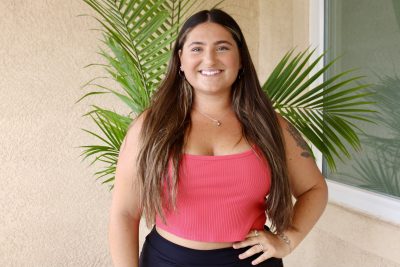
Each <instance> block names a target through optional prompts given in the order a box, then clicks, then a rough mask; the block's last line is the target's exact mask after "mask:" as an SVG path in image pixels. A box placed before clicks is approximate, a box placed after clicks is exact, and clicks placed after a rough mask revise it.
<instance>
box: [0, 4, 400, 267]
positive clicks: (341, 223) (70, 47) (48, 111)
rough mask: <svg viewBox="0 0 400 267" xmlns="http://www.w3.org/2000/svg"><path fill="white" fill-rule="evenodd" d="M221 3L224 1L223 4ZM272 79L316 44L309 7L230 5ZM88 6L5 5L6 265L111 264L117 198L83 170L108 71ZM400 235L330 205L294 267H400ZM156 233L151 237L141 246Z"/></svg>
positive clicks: (2, 254)
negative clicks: (87, 89) (96, 90)
mask: <svg viewBox="0 0 400 267" xmlns="http://www.w3.org/2000/svg"><path fill="white" fill-rule="evenodd" d="M214 2H218V1H214ZM224 9H225V10H227V11H228V12H229V13H231V14H232V15H233V16H234V17H235V18H236V19H237V20H238V22H239V24H240V25H241V26H242V28H243V31H244V33H245V36H246V38H247V41H248V44H249V47H250V50H251V53H252V56H253V59H254V62H255V65H256V67H257V69H258V72H259V74H260V80H262V81H264V79H265V77H266V76H267V74H268V73H269V72H270V71H271V69H272V68H273V66H274V65H275V64H276V63H277V61H278V60H279V59H280V58H281V57H282V55H283V54H284V53H285V52H286V51H287V50H289V49H291V48H292V47H294V46H297V47H299V48H301V49H302V48H305V47H306V46H307V44H308V3H307V1H306V0H290V1H289V0H246V1H240V0H226V4H224ZM82 13H91V10H90V8H88V7H87V6H86V5H85V4H83V3H82V1H47V0H36V1H32V0H31V1H22V0H10V1H0V18H1V19H0V32H1V34H0V60H1V64H0V73H1V75H0V99H1V104H0V132H1V135H0V136H1V137H0V162H1V164H0V179H1V182H2V184H1V186H0V208H1V211H0V266H110V265H111V260H110V256H109V253H108V245H107V224H108V209H109V205H110V200H111V194H110V192H109V191H108V188H107V187H106V186H103V185H100V183H99V182H96V181H95V180H94V178H93V176H92V174H93V172H94V171H95V169H94V168H88V167H87V164H88V162H83V163H81V162H80V158H79V154H80V152H81V150H80V149H77V148H76V147H78V146H79V145H84V144H89V143H91V142H92V141H93V139H92V138H91V137H90V136H88V135H87V134H85V133H84V132H82V131H81V130H80V128H88V129H94V127H93V125H92V123H91V121H90V120H88V119H84V118H81V115H82V114H84V113H85V112H86V111H88V110H89V107H88V105H89V104H92V103H97V104H101V105H102V106H107V107H113V108H115V109H116V110H121V111H125V107H123V106H122V105H121V104H120V102H119V101H118V100H116V99H114V98H112V97H100V98H93V99H92V100H90V101H89V100H86V101H83V102H82V103H79V104H74V102H75V101H76V100H77V99H78V98H79V97H81V96H82V95H83V93H84V91H83V90H80V89H79V88H80V87H81V86H82V85H83V84H84V83H85V82H87V81H89V80H90V79H91V78H93V77H96V76H99V75H102V74H103V72H102V71H101V69H96V68H89V69H84V68H83V66H85V65H87V64H89V63H95V62H101V60H102V59H101V58H100V57H99V56H98V55H97V54H96V52H97V49H98V46H99V45H100V42H99V33H98V32H94V31H90V30H89V29H91V28H95V27H97V24H96V23H95V21H94V20H93V19H90V18H85V17H77V15H78V14H82ZM399 230H400V229H399V227H398V226H393V225H390V224H388V223H384V222H380V221H378V220H376V219H373V218H369V217H366V216H363V215H360V214H358V213H357V212H354V211H349V210H346V209H343V208H341V207H338V206H335V205H329V206H328V208H327V210H326V212H325V214H324V215H323V217H322V218H321V220H320V222H319V223H318V225H317V227H316V228H315V229H314V230H313V231H312V233H311V234H310V235H309V236H308V237H307V238H306V240H305V241H304V242H303V243H302V245H301V246H300V247H299V248H298V249H297V250H296V251H295V252H294V253H293V254H292V255H291V256H289V257H288V258H287V259H285V262H286V266H289V267H290V266H324V267H325V266H327V267H330V266H332V267H333V266H335V267H337V266H366V267H368V266H400V258H399V256H398V254H397V253H396V252H397V251H400V247H399V246H400V242H396V241H398V240H400V236H399V232H400V231H399ZM146 232H147V230H146V229H144V228H142V236H141V239H143V238H144V236H145V234H146Z"/></svg>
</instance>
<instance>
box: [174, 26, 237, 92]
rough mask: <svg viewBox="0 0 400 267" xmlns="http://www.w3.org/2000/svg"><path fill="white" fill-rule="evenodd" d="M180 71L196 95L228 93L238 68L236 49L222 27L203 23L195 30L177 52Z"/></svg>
mask: <svg viewBox="0 0 400 267" xmlns="http://www.w3.org/2000/svg"><path fill="white" fill-rule="evenodd" d="M179 57H180V61H181V66H182V71H183V72H184V73H185V77H186V79H187V81H188V82H189V83H190V84H191V85H192V87H193V89H194V90H195V91H197V92H202V93H206V94H215V93H221V92H225V91H230V89H231V86H232V84H233V83H234V81H235V80H236V77H237V75H238V72H239V69H240V68H241V63H240V55H239V49H238V47H237V45H236V42H235V40H234V39H233V37H232V34H231V33H230V32H229V31H228V30H226V29H225V28H224V27H223V26H221V25H219V24H216V23H211V22H206V23H202V24H199V25H197V26H196V27H194V28H193V29H192V30H191V31H190V32H189V33H188V35H187V36H186V41H185V43H184V44H183V47H182V49H181V50H180V51H179Z"/></svg>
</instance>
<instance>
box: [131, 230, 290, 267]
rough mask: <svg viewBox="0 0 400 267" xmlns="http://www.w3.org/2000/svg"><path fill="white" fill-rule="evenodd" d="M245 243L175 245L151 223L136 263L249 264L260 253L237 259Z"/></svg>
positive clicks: (276, 262)
mask: <svg viewBox="0 0 400 267" xmlns="http://www.w3.org/2000/svg"><path fill="white" fill-rule="evenodd" d="M247 249H249V247H246V248H240V249H234V248H231V247H229V248H221V249H213V250H197V249H191V248H187V247H183V246H180V245H177V244H175V243H173V242H171V241H169V240H167V239H165V238H163V237H162V236H161V235H160V234H159V233H158V232H157V231H156V229H155V227H153V229H152V230H151V232H150V233H149V234H148V235H147V236H146V240H145V242H144V244H143V248H142V252H141V253H140V259H139V266H140V267H249V266H254V265H252V264H251V262H252V261H253V260H255V259H256V258H258V256H259V255H260V254H255V255H253V256H251V257H248V258H246V259H242V260H241V259H239V254H241V253H243V252H245V251H246V250H247ZM256 266H259V267H282V266H283V263H282V259H277V258H271V259H268V260H266V261H263V262H261V263H259V264H258V265H256Z"/></svg>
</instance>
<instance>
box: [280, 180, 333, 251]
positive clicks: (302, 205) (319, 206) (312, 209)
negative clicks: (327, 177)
mask: <svg viewBox="0 0 400 267" xmlns="http://www.w3.org/2000/svg"><path fill="white" fill-rule="evenodd" d="M327 199H328V190H327V187H326V183H325V182H324V183H321V184H320V185H318V186H316V187H313V188H312V189H310V190H309V191H307V192H305V193H303V194H302V195H300V196H298V198H297V201H296V203H295V205H294V215H293V221H292V226H291V227H290V228H289V229H288V230H286V231H284V235H286V236H287V237H288V238H289V240H290V250H291V251H292V250H294V249H295V248H296V247H297V246H298V244H299V243H300V242H301V241H302V240H303V239H304V238H305V237H306V235H307V234H308V233H309V232H310V230H311V229H312V227H313V226H314V225H315V223H316V222H317V221H318V219H319V218H320V216H321V215H322V213H323V211H324V209H325V207H326V204H327Z"/></svg>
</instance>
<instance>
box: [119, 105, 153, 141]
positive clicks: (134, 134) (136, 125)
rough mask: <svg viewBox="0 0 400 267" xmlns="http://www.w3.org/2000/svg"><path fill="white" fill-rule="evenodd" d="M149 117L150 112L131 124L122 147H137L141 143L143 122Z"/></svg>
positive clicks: (138, 116)
mask: <svg viewBox="0 0 400 267" xmlns="http://www.w3.org/2000/svg"><path fill="white" fill-rule="evenodd" d="M147 115H148V110H145V111H143V112H142V113H140V114H138V115H137V116H136V117H135V118H134V119H133V120H132V122H131V124H130V125H129V127H128V130H127V132H126V135H125V139H124V142H123V144H122V145H128V146H135V147H137V144H138V142H139V138H140V133H141V130H142V127H143V122H144V120H145V119H146V116H147Z"/></svg>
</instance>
